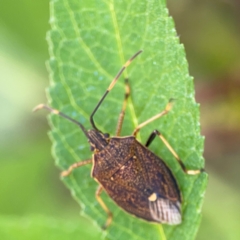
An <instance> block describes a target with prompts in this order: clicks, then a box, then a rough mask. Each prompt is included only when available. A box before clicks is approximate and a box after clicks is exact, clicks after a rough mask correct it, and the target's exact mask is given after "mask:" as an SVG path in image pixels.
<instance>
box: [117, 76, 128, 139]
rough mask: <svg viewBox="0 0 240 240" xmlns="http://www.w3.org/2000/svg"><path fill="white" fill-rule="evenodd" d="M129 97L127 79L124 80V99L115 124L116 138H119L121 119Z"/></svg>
mask: <svg viewBox="0 0 240 240" xmlns="http://www.w3.org/2000/svg"><path fill="white" fill-rule="evenodd" d="M129 96H130V86H129V82H128V79H127V78H126V79H125V97H124V101H123V106H122V110H121V112H120V114H119V118H118V124H117V129H116V136H120V133H121V130H122V124H123V119H124V116H125V111H126V107H127V100H128V98H129Z"/></svg>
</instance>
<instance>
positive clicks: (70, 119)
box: [33, 104, 88, 138]
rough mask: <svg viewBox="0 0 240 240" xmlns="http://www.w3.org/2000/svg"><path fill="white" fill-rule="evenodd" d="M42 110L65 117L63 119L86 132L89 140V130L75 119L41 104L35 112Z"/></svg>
mask: <svg viewBox="0 0 240 240" xmlns="http://www.w3.org/2000/svg"><path fill="white" fill-rule="evenodd" d="M42 108H44V109H46V110H48V111H49V112H51V113H53V114H56V115H59V116H61V117H63V118H66V119H67V120H69V121H71V122H73V123H75V124H76V125H78V126H79V127H80V128H81V129H82V131H83V132H84V134H85V135H86V137H87V138H88V132H87V130H86V129H85V127H84V126H83V125H82V124H81V123H80V122H78V121H76V120H74V119H73V118H70V117H69V116H67V115H66V114H64V113H62V112H60V111H59V110H57V109H54V108H51V107H49V106H47V105H45V104H39V105H37V106H36V107H35V108H34V109H33V112H35V111H38V110H39V109H42Z"/></svg>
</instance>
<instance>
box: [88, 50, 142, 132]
mask: <svg viewBox="0 0 240 240" xmlns="http://www.w3.org/2000/svg"><path fill="white" fill-rule="evenodd" d="M141 52H142V50H139V51H138V52H136V53H135V54H134V55H133V56H132V57H131V58H129V59H128V60H127V61H126V63H125V64H124V65H123V66H122V68H121V69H120V71H119V72H118V73H117V75H116V76H115V77H114V79H113V80H112V82H111V83H110V85H109V87H108V89H107V90H106V92H105V93H104V95H103V96H102V98H101V99H100V101H99V102H98V104H97V106H96V107H95V108H94V110H93V112H92V114H91V116H90V122H91V125H92V127H93V128H94V129H95V130H97V131H99V130H98V129H97V127H96V125H95V123H94V120H93V116H94V114H95V113H96V111H97V110H98V108H99V106H100V105H101V104H102V102H103V100H104V99H105V97H106V96H107V95H108V93H109V92H110V91H111V90H112V88H113V87H114V86H115V84H116V82H117V80H118V79H119V77H120V76H121V74H122V73H123V71H124V70H125V69H126V68H127V67H128V66H129V65H130V64H131V62H132V61H133V59H135V58H136V57H137V56H138V55H139V54H140V53H141Z"/></svg>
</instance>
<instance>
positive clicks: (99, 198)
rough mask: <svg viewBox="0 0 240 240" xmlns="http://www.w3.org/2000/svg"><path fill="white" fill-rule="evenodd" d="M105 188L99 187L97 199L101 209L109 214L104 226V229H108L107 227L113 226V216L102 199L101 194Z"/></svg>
mask: <svg viewBox="0 0 240 240" xmlns="http://www.w3.org/2000/svg"><path fill="white" fill-rule="evenodd" d="M102 190H103V187H102V186H101V185H99V186H98V189H97V191H96V199H97V201H98V202H99V204H100V205H101V207H102V208H103V210H104V211H105V212H106V213H107V215H108V218H107V221H106V223H105V224H104V225H103V227H102V228H103V229H107V227H108V226H109V225H110V224H111V222H112V218H113V215H112V213H111V211H110V210H109V209H108V207H107V206H106V204H105V203H104V201H103V200H102V198H101V197H100V194H101V193H102Z"/></svg>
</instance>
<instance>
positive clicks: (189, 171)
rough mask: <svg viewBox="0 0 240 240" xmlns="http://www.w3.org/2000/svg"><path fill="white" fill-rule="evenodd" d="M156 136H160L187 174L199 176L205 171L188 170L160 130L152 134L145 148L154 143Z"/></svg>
mask: <svg viewBox="0 0 240 240" xmlns="http://www.w3.org/2000/svg"><path fill="white" fill-rule="evenodd" d="M156 136H158V137H159V138H160V139H161V140H162V141H163V143H164V145H165V146H166V147H167V148H168V150H169V151H170V152H171V153H172V155H173V156H174V157H175V159H176V160H177V161H178V162H179V164H180V166H181V168H182V170H183V171H184V172H185V173H187V174H189V175H195V174H199V173H201V172H203V171H204V170H203V169H199V170H188V169H186V167H185V165H184V164H183V162H182V160H181V159H180V157H179V156H178V155H177V153H176V152H175V150H174V149H173V148H172V146H171V145H170V144H169V142H168V141H167V140H166V139H165V138H164V137H163V135H162V134H161V133H160V132H159V131H158V130H154V131H153V132H152V133H151V134H150V136H149V138H148V140H147V142H146V144H145V146H146V147H148V146H149V145H150V144H151V143H152V141H153V140H154V139H155V137H156Z"/></svg>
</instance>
